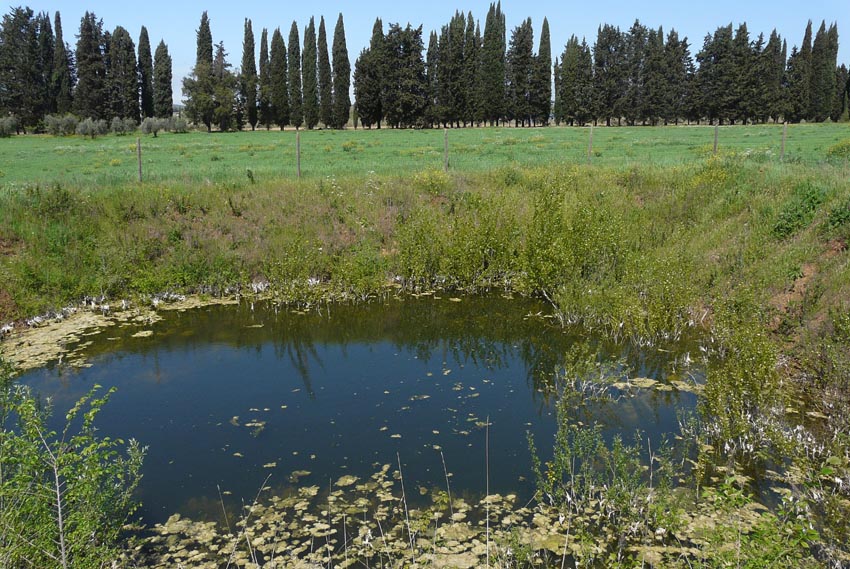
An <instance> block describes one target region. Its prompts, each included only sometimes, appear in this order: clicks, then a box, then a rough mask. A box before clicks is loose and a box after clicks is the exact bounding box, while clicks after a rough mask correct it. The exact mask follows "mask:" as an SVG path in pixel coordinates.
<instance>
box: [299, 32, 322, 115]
mask: <svg viewBox="0 0 850 569" xmlns="http://www.w3.org/2000/svg"><path fill="white" fill-rule="evenodd" d="M317 62H318V58H317V54H316V23H315V21H314V20H313V18H310V23H309V24H307V27H306V28H305V30H304V50H303V51H302V52H301V79H302V81H303V87H302V93H303V97H304V103H303V108H304V126H306V127H307V128H308V129H312V128H313V127H315V126H316V125H317V124H319V81H318V76H317V68H316V66H317Z"/></svg>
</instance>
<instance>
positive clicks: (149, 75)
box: [139, 26, 155, 117]
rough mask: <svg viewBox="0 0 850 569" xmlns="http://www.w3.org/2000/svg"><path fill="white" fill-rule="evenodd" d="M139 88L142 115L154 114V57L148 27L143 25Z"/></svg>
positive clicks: (149, 115) (140, 45)
mask: <svg viewBox="0 0 850 569" xmlns="http://www.w3.org/2000/svg"><path fill="white" fill-rule="evenodd" d="M139 89H140V91H141V102H142V117H152V116H154V114H155V113H154V101H153V59H152V58H151V41H150V38H149V37H148V29H147V28H146V27H144V26H142V31H141V32H139Z"/></svg>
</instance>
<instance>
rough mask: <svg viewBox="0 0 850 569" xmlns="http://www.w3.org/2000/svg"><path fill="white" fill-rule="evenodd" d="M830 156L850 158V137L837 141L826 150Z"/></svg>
mask: <svg viewBox="0 0 850 569" xmlns="http://www.w3.org/2000/svg"><path fill="white" fill-rule="evenodd" d="M826 155H827V156H828V157H829V158H844V159H847V158H850V138H848V139H845V140H842V141H841V142H837V143H835V144H833V145H832V146H830V147H829V148H828V149H827V150H826Z"/></svg>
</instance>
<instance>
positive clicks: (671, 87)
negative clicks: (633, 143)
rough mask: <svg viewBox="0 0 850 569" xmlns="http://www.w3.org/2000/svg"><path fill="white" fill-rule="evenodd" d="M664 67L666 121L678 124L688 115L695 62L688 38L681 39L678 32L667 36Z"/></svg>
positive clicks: (672, 31)
mask: <svg viewBox="0 0 850 569" xmlns="http://www.w3.org/2000/svg"><path fill="white" fill-rule="evenodd" d="M664 66H665V70H666V89H667V91H666V93H667V96H666V97H665V102H664V108H665V111H664V120H665V121H666V122H668V123H669V122H675V123H676V124H678V122H679V119H681V118H684V117H685V116H686V115H687V114H688V112H687V110H688V109H687V103H688V92H689V87H690V81H691V76H692V74H693V60H692V59H691V53H690V49H689V47H688V40H687V38H683V39H679V34H678V33H677V32H676V30H670V33H668V34H667V43H666V44H665V45H664Z"/></svg>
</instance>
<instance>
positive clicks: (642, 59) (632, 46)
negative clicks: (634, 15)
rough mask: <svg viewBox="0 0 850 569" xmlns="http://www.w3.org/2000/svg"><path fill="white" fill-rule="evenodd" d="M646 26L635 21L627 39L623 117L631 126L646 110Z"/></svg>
mask: <svg viewBox="0 0 850 569" xmlns="http://www.w3.org/2000/svg"><path fill="white" fill-rule="evenodd" d="M646 46H647V29H646V26H644V25H643V24H641V23H640V21H638V20H635V23H634V24H632V27H631V28H629V32H628V33H627V34H626V38H625V48H626V84H625V87H626V88H625V92H624V93H623V98H624V101H623V105H624V106H623V115H624V116H625V118H626V122H627V123H628V124H629V125H634V124H635V122H636V121H637V120H638V119H640V118H641V116H642V111H643V109H644V102H643V95H644V80H645V77H644V70H645V68H646Z"/></svg>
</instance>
